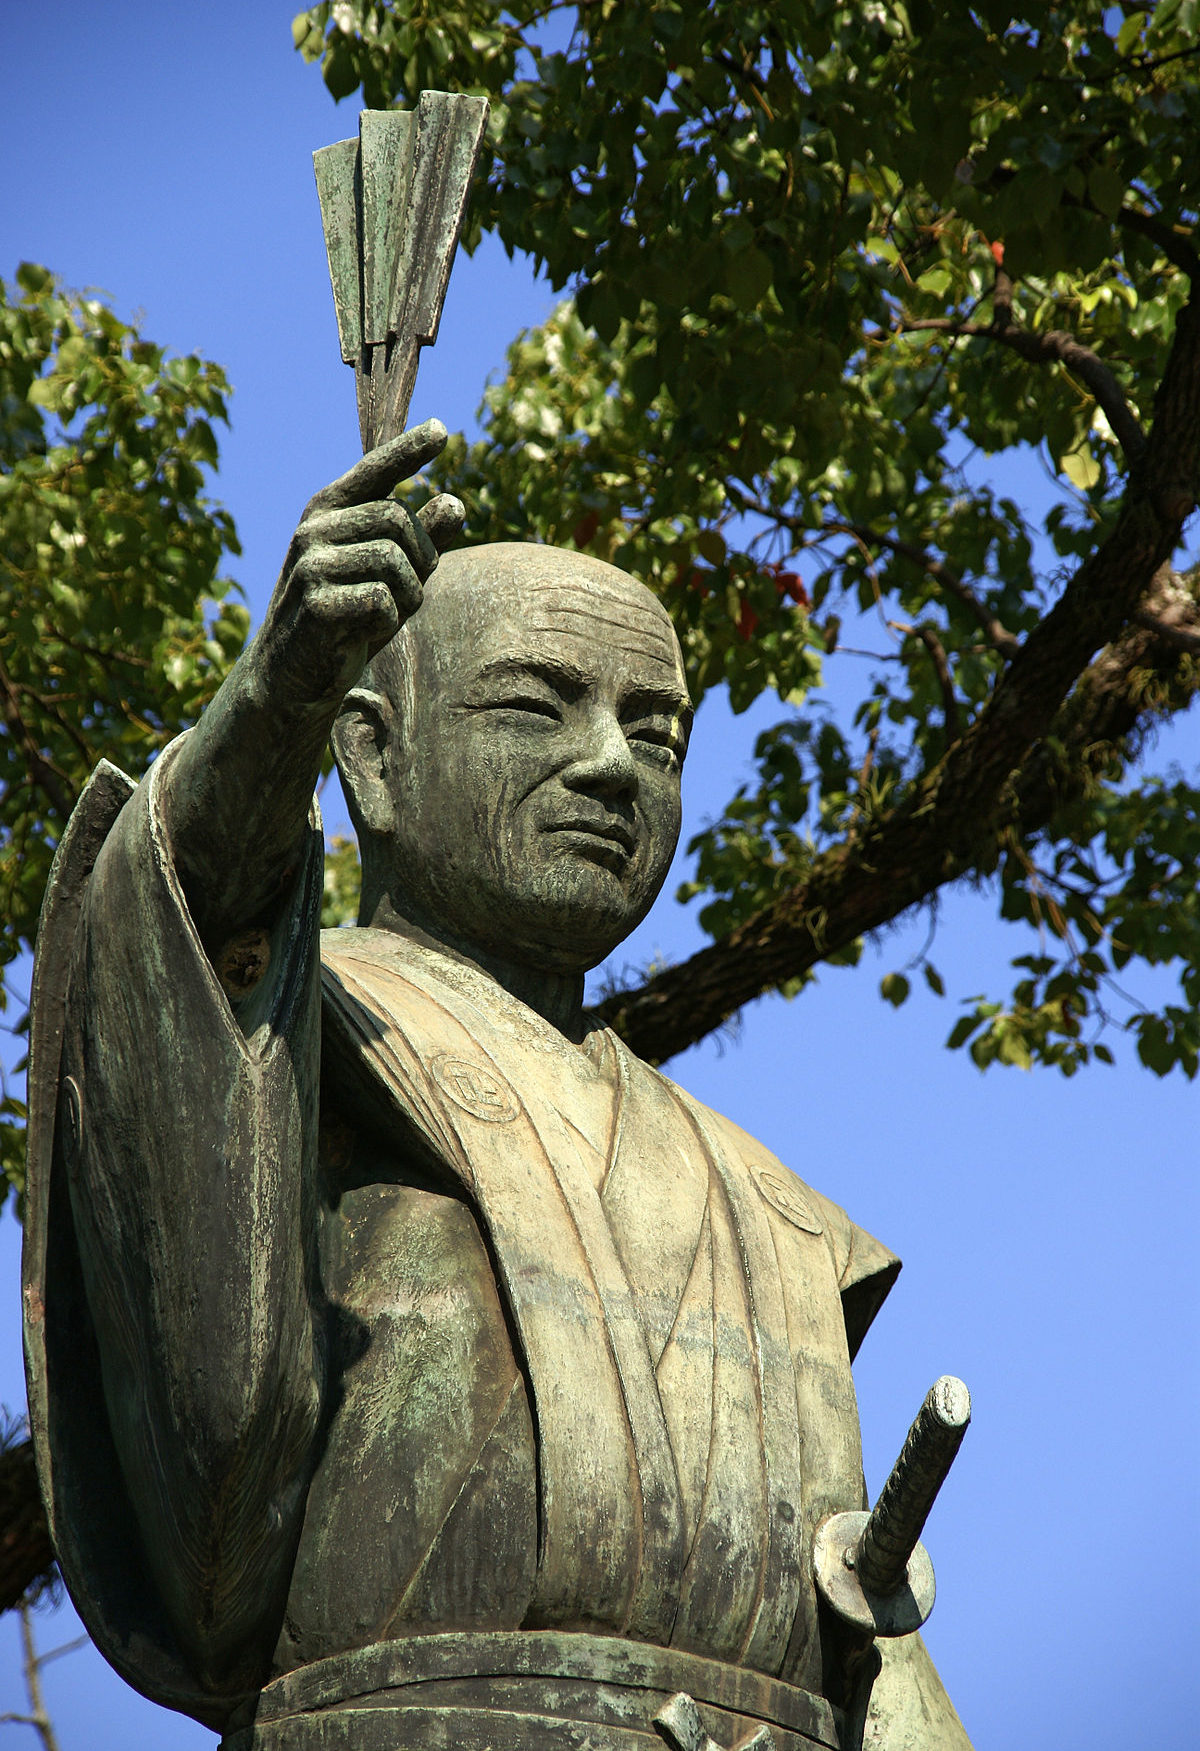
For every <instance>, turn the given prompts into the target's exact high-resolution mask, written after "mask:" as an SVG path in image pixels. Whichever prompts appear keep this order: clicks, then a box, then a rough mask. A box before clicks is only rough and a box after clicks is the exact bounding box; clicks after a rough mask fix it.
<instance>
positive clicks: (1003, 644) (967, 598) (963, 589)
mask: <svg viewBox="0 0 1200 1751" xmlns="http://www.w3.org/2000/svg"><path fill="white" fill-rule="evenodd" d="M824 527H825V529H826V530H827V531H828V532H829V533H830V534H834V535H852V536H854V537H855V539H856V540H860V541H874V542H876V543H877V544H878V546H880V547H886V548H887V549H888V551H889V552H890V553H896V554H899V556H900V558H901V559H907V560H909V561H911V563H912V564H913V565H915V566H917V567H918V568H919V569H920V570H921V571H923V572H928V574H929V576H930V577H931V578H933V580H934V581H935V583H939V584H943V585H944V586H945V588H946V589H947V590H949V592H950V594H951V595H952V596H957V597H958V600H959V601H960V602H962V603H963V604H964V606H965V607H967V608H969V609H970V610H971V613H972V614H973V615H974V616H975V618H976V620H977V621H978V622H979V624H980V626H981V627H982V628H983V631H984V634H985V635H986V637H987V640H988V643H989V644H990V645H992V647H993V648H994V649H995V650H997V651H999V652H1000V654H1001V656H1004V657H1011V656H1015V655H1016V653H1017V651H1018V650H1019V649H1020V648H1021V641H1020V639H1018V638H1017V636H1016V634H1015V633H1012V632H1010V631H1009V630H1008V628H1007V627H1006V626H1005V625H1004V624H1003V623H1002V622H1001V621H999V620H997V619H996V616H995V615H994V614H993V613H992V612H991V610H990V609H989V608H988V607H987V606H986V605H985V604H984V603H983V602H981V601H980V599H979V597H978V596H977V595H976V594H975V592H974V590H973V589H972V588H971V586H970V585H969V584H968V583H966V582H965V581H964V580H963V579H962V578H961V577H960V576H959V574H958V573H957V572H956V571H955V570H954V569H953V567H951V566H948V565H947V564H946V562H945V560H943V559H938V558H936V557H935V555H934V554H932V553H930V552H929V551H928V550H927V549H926V548H924V547H918V546H917V545H916V543H915V542H912V541H905V540H904V539H903V538H902V537H901V536H899V535H878V534H876V533H875V531H874V530H873V529H868V528H866V527H864V526H863V525H862V524H861V523H826V524H825V525H824Z"/></svg>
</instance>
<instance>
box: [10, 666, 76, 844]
mask: <svg viewBox="0 0 1200 1751" xmlns="http://www.w3.org/2000/svg"><path fill="white" fill-rule="evenodd" d="M0 715H2V716H3V718H4V721H5V723H6V724H7V725H8V727H9V729H10V730H11V732H12V734H13V738H14V740H15V741H17V742H18V743H19V744H20V746H21V748H22V750H23V751H24V755H25V765H26V768H27V770H28V773H29V779H30V783H31V784H34V785H36V786H37V787H38V788H39V789H41V790H42V791H44V792H45V794H46V797H47V798H48V799H49V802H50V805H51V807H52V808H54V809H56V810H57V812H58V813H59V814H60V815H61V816H62V818H63V820H64V821H65V820H66V818H67V816H68V815H69V814H70V813H71V810H72V809H73V808H74V806H75V795H74V786H73V785H72V784H71V781H70V779H69V778H68V777H67V775H66V773H64V772H60V771H59V770H58V768H57V767H56V766H55V765H54V764H53V763H52V762H51V761H49V760H47V759H46V756H45V755H44V754H43V753H42V751H41V749H40V748H39V747H38V745H37V743H36V741H35V740H34V738H33V734H32V732H31V731H30V728H29V726H28V724H27V723H26V722H25V719H24V718H23V717H22V715H21V707H20V703H19V701H18V699H17V695H16V692H15V691H14V688H13V684H12V682H11V681H10V679H9V677H8V671H7V670H6V669H5V667H4V665H3V663H0Z"/></svg>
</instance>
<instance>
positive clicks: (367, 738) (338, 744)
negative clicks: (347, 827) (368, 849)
mask: <svg viewBox="0 0 1200 1751" xmlns="http://www.w3.org/2000/svg"><path fill="white" fill-rule="evenodd" d="M392 717H393V713H392V707H391V703H390V701H389V700H387V699H386V698H385V697H384V695H383V694H382V693H375V692H373V691H372V690H371V689H369V688H367V687H355V688H353V689H352V690H351V691H350V692H349V693H347V695H346V697H345V699H344V700H343V701H342V709H341V711H340V712H339V713H338V716H337V719H336V721H335V722H334V726H333V732H332V734H331V736H330V740H331V742H332V743H333V757H334V759H335V760H336V761H337V766H338V771H339V772H340V773H341V777H342V788H343V790H344V791H345V792H346V801H347V802H348V803H349V805H350V814H351V816H352V818H353V820H354V825H355V827H356V828H357V829H358V832H359V835H360V837H361V836H362V835H364V834H370V833H375V834H380V835H382V836H383V837H387V836H389V835H390V834H391V832H392V830H393V828H394V826H395V820H396V805H395V801H394V798H393V796H392V791H391V786H390V785H389V783H388V748H389V744H390V742H391V736H392Z"/></svg>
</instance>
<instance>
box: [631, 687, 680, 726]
mask: <svg viewBox="0 0 1200 1751" xmlns="http://www.w3.org/2000/svg"><path fill="white" fill-rule="evenodd" d="M642 711H649V712H656V711H660V712H665V713H666V715H667V716H668V717H671V718H674V719H675V721H676V722H677V723H678V724H679V726H680V728H681V729H682V730H683V733H684V736H685V737H686V736H687V735H689V734H690V733H691V728H692V718H693V717H694V716H695V713H694V712H693V710H692V702H691V700H690V699H689V698H688V696H687V694H686V693H684V692H683V691H682V690H681V689H679V688H676V687H632V688H630V690H629V692H628V693H626V694H623V695H622V698H621V716H622V717H631V716H633V715H634V714H636V713H637V712H642Z"/></svg>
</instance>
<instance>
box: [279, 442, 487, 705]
mask: <svg viewBox="0 0 1200 1751" xmlns="http://www.w3.org/2000/svg"><path fill="white" fill-rule="evenodd" d="M445 442H446V428H445V427H444V426H443V425H442V423H441V421H440V420H427V421H426V422H425V424H424V425H422V426H415V427H414V428H413V429H412V431H409V432H405V433H403V434H402V435H401V436H400V437H398V438H393V439H392V440H391V442H390V443H387V444H381V445H380V446H379V448H378V449H377V450H372V451H370V452H369V453H368V454H367V455H366V456H364V457H363V459H362V461H361V462H358V463H356V464H355V466H354V467H353V468H352V469H350V471H349V472H348V473H347V474H343V475H342V477H341V479H340V480H335V481H334V482H333V484H332V486H327V487H326V488H325V489H324V490H323V491H322V492H319V493H318V494H317V495H316V497H315V498H313V499H311V500H310V501H309V503H308V505H307V507H306V508H305V511H304V515H303V517H302V518H301V519H300V525H299V527H298V528H297V530H296V533H295V535H294V536H293V537H292V543H291V546H290V547H289V549H288V553H287V558H286V559H285V560H284V564H283V570H282V572H281V573H280V578H279V582H278V584H277V585H276V587H275V594H274V595H273V597H272V598H271V603H270V606H269V608H268V609H267V615H266V620H265V622H264V624H263V629H262V632H261V634H260V637H259V641H258V642H259V651H260V662H261V663H262V665H263V667H264V669H265V671H266V679H267V681H268V685H269V687H270V689H271V691H272V692H275V691H276V689H278V688H282V689H283V690H284V691H285V693H286V694H287V695H288V696H289V697H290V698H291V699H293V700H295V701H297V702H298V703H299V702H303V701H311V702H314V703H315V702H317V701H326V702H329V703H331V704H335V705H336V702H338V701H340V699H341V698H342V696H343V695H344V694H345V693H346V692H347V691H348V690H349V689H350V688H351V687H353V686H354V684H355V682H356V681H357V680H358V678H359V676H360V675H361V674H362V671H363V667H364V665H365V664H366V662H367V660H368V659H369V658H370V657H372V656H374V654H375V652H376V651H377V650H379V648H380V647H381V646H382V645H384V644H386V643H387V641H388V639H390V638H391V637H392V636H393V634H394V633H396V632H397V631H398V630H399V629H400V627H401V626H402V625H403V624H404V622H405V621H406V620H407V619H408V618H409V616H410V615H411V614H415V612H416V611H417V609H418V608H419V607H420V605H421V591H422V585H423V584H424V582H425V580H426V578H428V576H429V574H430V573H431V572H432V571H433V569H434V567H435V566H436V565H437V562H438V553H439V549H440V548H441V547H444V546H445V544H446V543H447V542H448V541H449V540H451V539H452V537H453V536H454V535H455V534H456V533H457V532H458V530H459V529H460V528H461V526H462V521H463V517H464V515H465V513H464V510H463V507H462V505H461V504H460V503H459V501H458V500H457V499H456V498H452V497H451V496H450V495H449V494H448V493H442V494H439V496H438V497H437V498H435V499H432V500H431V501H430V502H429V504H427V505H425V506H424V507H423V508H422V509H421V511H420V513H419V514H418V516H416V517H412V516H410V515H409V513H408V512H407V511H406V510H405V509H404V507H403V506H402V505H399V504H397V503H396V501H395V499H393V498H391V497H390V496H389V495H390V493H391V491H392V488H393V487H394V486H396V485H398V483H399V482H400V481H402V480H406V479H407V478H408V477H409V476H410V475H412V474H415V473H416V472H417V471H418V470H419V469H421V468H423V467H424V466H425V465H426V463H428V462H431V461H432V460H433V458H434V457H435V456H437V455H438V454H439V453H440V452H441V450H442V448H443V446H444V445H445Z"/></svg>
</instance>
